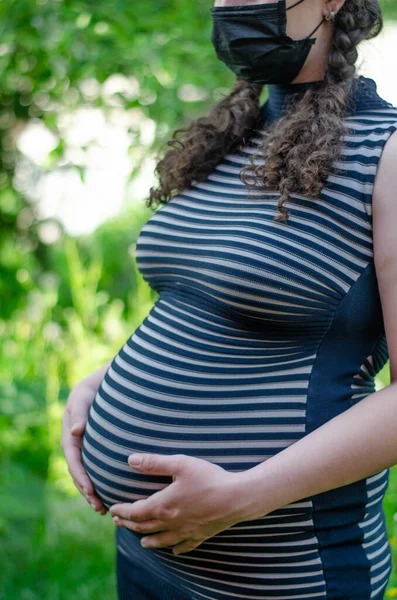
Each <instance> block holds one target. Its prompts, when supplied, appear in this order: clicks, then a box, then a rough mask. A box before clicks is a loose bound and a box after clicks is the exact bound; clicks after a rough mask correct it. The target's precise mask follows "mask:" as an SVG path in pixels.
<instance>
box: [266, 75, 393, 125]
mask: <svg viewBox="0 0 397 600" xmlns="http://www.w3.org/2000/svg"><path fill="white" fill-rule="evenodd" d="M320 84H321V81H308V82H304V83H287V84H271V85H268V86H267V87H268V99H267V100H266V102H265V103H264V104H262V105H261V118H262V120H264V121H266V122H267V123H272V122H273V121H276V120H277V119H279V118H280V117H281V116H283V115H284V114H285V113H286V112H287V110H288V107H289V106H291V105H293V104H294V103H295V102H298V101H299V100H300V99H301V98H302V97H303V95H304V93H305V92H306V90H308V89H310V88H314V87H316V86H318V85H320ZM379 102H380V103H381V104H386V105H387V103H386V102H385V101H384V100H382V99H380V98H379V96H378V93H377V88H376V83H375V81H374V80H373V79H370V78H369V77H364V76H363V75H359V76H358V77H356V79H355V80H354V82H353V86H352V90H351V95H350V99H349V102H348V105H347V107H346V110H347V114H350V115H351V114H355V113H356V112H357V111H359V110H365V109H370V108H373V107H374V103H375V104H378V105H379Z"/></svg>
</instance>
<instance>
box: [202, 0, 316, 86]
mask: <svg viewBox="0 0 397 600" xmlns="http://www.w3.org/2000/svg"><path fill="white" fill-rule="evenodd" d="M303 1H304V0H298V2H296V3H295V4H293V5H292V6H289V7H288V8H286V0H280V1H279V2H273V3H272V4H263V5H258V4H252V5H249V6H214V7H213V8H211V9H210V10H211V13H212V19H213V29H212V36H211V41H212V44H213V46H214V48H215V52H216V55H217V57H218V58H219V60H221V61H222V62H224V63H225V65H226V66H227V67H228V68H229V69H230V70H231V71H233V73H235V74H236V75H237V77H238V78H239V79H244V80H246V81H250V82H251V83H259V84H267V83H270V84H273V83H290V82H291V81H293V80H294V79H295V78H296V77H297V75H298V74H299V73H300V71H301V70H302V67H303V65H304V63H305V61H306V58H307V56H308V54H309V52H310V49H311V47H312V46H313V44H314V43H315V42H316V38H312V37H311V36H312V35H313V33H315V32H316V31H317V29H318V28H319V27H320V25H322V24H323V22H324V20H325V17H323V19H322V21H321V23H319V25H317V27H316V28H315V29H314V30H313V31H312V32H311V33H310V34H309V35H308V36H307V37H306V38H304V39H303V40H293V39H292V38H291V37H289V36H288V35H287V34H286V28H287V10H290V9H291V8H293V7H294V6H296V5H297V4H300V3H301V2H303Z"/></svg>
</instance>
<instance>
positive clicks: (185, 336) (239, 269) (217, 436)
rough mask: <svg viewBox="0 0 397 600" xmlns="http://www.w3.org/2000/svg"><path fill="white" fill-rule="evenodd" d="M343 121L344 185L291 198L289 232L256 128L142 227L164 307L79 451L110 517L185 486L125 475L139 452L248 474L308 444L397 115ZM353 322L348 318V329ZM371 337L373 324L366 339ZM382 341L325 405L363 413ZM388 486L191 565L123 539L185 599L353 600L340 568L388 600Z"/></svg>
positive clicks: (105, 397) (195, 555) (362, 265)
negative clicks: (263, 173) (320, 366)
mask: <svg viewBox="0 0 397 600" xmlns="http://www.w3.org/2000/svg"><path fill="white" fill-rule="evenodd" d="M347 124H348V126H349V128H350V132H349V135H347V136H346V137H345V138H344V146H343V152H342V156H341V159H340V161H339V162H338V163H337V167H338V169H339V173H338V174H336V175H332V176H331V177H330V178H329V181H328V182H327V185H326V186H325V188H324V189H323V191H322V193H321V196H320V198H319V199H317V200H308V199H307V198H305V197H302V196H299V195H296V194H295V195H293V196H292V198H291V201H290V202H289V203H288V204H287V209H288V211H289V213H290V220H289V222H288V223H287V224H283V223H279V222H275V221H274V220H273V217H274V215H275V214H276V205H277V195H275V194H274V193H263V191H261V192H258V191H254V192H249V193H247V189H246V188H245V186H244V185H243V183H242V182H241V181H240V180H239V178H238V174H239V172H240V169H241V167H242V166H243V165H244V164H246V163H247V161H248V159H249V157H250V156H254V155H256V153H257V152H258V150H259V149H260V144H261V140H262V136H263V134H264V131H265V130H261V129H259V130H258V131H257V132H256V134H255V136H254V137H253V138H252V139H251V140H250V141H249V142H248V143H247V144H246V145H245V146H243V147H241V148H239V149H237V150H236V151H235V152H234V153H230V154H228V155H227V156H225V158H224V159H223V160H222V162H221V163H220V164H219V165H218V166H217V167H216V168H215V169H214V170H213V172H212V173H211V174H210V175H209V177H208V178H207V179H206V180H205V181H204V182H201V183H196V184H195V185H192V186H191V187H190V188H188V189H186V190H185V191H184V192H182V193H180V194H178V195H177V196H175V197H174V198H173V199H172V200H171V201H170V202H169V203H168V204H166V205H163V206H162V207H161V208H160V209H159V210H158V211H157V212H156V213H155V214H154V215H153V216H152V217H151V218H150V219H149V221H148V222H147V223H146V224H145V225H144V226H143V228H142V230H141V232H140V236H139V239H138V242H137V246H136V257H137V262H138V266H139V270H140V272H141V273H142V275H143V277H144V278H145V280H146V281H147V282H148V283H149V284H150V285H151V287H152V288H153V289H154V290H156V291H157V292H158V294H159V299H158V300H157V302H156V303H155V305H154V306H153V307H152V309H151V310H150V312H149V314H148V315H147V316H146V318H145V319H144V321H143V322H142V324H141V325H140V326H139V327H138V328H137V329H136V330H135V331H134V333H133V334H132V335H131V336H130V337H129V339H128V340H126V342H125V344H124V345H123V346H122V348H120V351H119V352H118V354H117V355H116V356H115V357H114V359H113V361H112V363H111V365H110V366H109V368H108V370H107V372H106V374H105V377H104V379H103V381H102V383H101V385H100V387H99V389H98V392H97V394H96V397H95V399H94V402H93V404H92V407H91V410H90V412H89V418H88V423H87V427H86V431H85V435H84V439H83V448H82V458H83V462H84V465H85V468H86V469H87V472H88V474H89V476H90V478H91V479H92V481H93V483H94V486H95V488H96V490H97V492H98V494H99V496H100V497H101V498H102V500H103V502H104V503H105V504H106V505H107V506H111V505H112V504H113V503H117V502H133V501H135V500H138V499H141V498H147V497H148V496H150V495H151V494H153V493H155V492H156V491H158V490H160V489H163V488H164V487H165V486H167V485H169V484H170V483H171V477H168V476H154V475H148V474H144V473H138V472H134V471H133V470H132V469H131V468H130V467H129V466H128V464H127V458H128V456H129V454H131V453H132V452H135V451H137V452H148V453H161V454H165V455H171V454H175V453H183V454H187V455H191V456H196V457H198V458H202V459H204V460H208V461H211V462H213V463H216V464H218V465H219V466H221V467H223V468H224V469H226V470H229V471H234V472H236V471H243V470H247V469H250V468H252V467H254V466H255V465H257V464H259V463H260V462H263V461H265V460H267V459H269V458H272V457H273V456H274V455H275V454H277V453H278V452H280V451H282V450H283V449H284V448H286V447H288V446H290V445H291V444H294V443H295V442H297V441H298V440H299V439H301V438H302V437H303V436H304V435H305V434H306V433H307V411H308V408H309V407H310V406H311V405H312V403H313V402H318V398H314V397H313V398H312V397H311V395H310V394H309V383H310V381H311V380H312V379H313V376H314V375H318V372H317V371H316V368H317V366H316V365H317V362H316V361H317V358H318V353H319V350H320V348H322V347H323V345H324V341H325V340H327V339H328V336H329V334H330V331H331V330H332V325H333V323H334V320H335V317H336V315H337V314H340V312H341V307H343V306H344V305H345V304H347V301H348V299H349V295H350V294H351V293H352V290H353V289H354V286H355V284H356V283H357V282H359V281H360V278H361V277H362V276H363V274H364V273H365V272H366V269H367V267H368V265H369V264H371V262H373V244H372V204H371V199H372V193H373V186H374V180H375V176H376V170H377V165H378V162H379V158H380V156H381V153H382V150H383V148H384V145H385V143H386V141H387V139H388V138H389V137H390V135H391V134H392V133H393V132H394V131H395V130H396V129H397V109H396V108H393V107H391V106H390V107H387V108H384V105H383V104H382V105H380V107H379V108H376V107H375V108H374V107H372V108H371V110H368V111H361V112H360V111H359V112H357V113H356V114H355V115H352V116H350V117H348V118H347ZM372 292H373V290H372ZM372 292H371V293H372ZM343 314H344V313H343ZM348 318H349V313H348V312H346V315H345V319H346V321H345V325H346V327H349V321H348ZM368 326H369V323H367V322H365V319H364V320H363V322H362V323H359V328H360V330H361V328H362V330H364V329H365V328H368ZM381 333H382V332H381V331H378V332H374V335H375V334H376V335H377V336H378V339H379V341H378V344H377V346H376V347H374V350H373V352H372V353H371V354H367V355H364V356H361V360H360V362H359V363H358V364H357V369H356V371H355V372H353V373H352V374H351V376H350V379H346V383H344V384H343V386H342V387H341V388H340V387H339V383H338V386H336V385H335V390H334V391H333V387H332V386H333V382H332V381H329V380H327V378H326V375H325V379H324V389H325V390H326V394H327V395H328V396H329V397H328V396H327V397H324V398H323V402H324V403H326V402H327V400H329V401H331V398H332V401H333V402H335V403H337V402H339V401H340V400H341V399H342V398H343V399H346V398H348V399H349V400H350V401H351V402H352V403H354V402H357V401H360V400H361V399H362V398H364V397H365V396H367V395H368V394H369V393H372V392H373V391H374V390H375V388H374V376H375V375H376V373H377V372H378V371H379V369H380V368H381V367H382V366H383V365H384V364H385V362H386V361H387V358H388V352H387V344H386V339H385V337H384V336H382V335H381ZM358 339H359V336H358ZM358 350H359V349H358ZM341 372H342V364H341ZM335 383H336V382H335ZM340 406H341V409H340V410H343V408H342V406H346V405H345V404H343V403H342V402H340ZM320 417H321V415H320V414H319V425H320V421H321V418H320ZM387 482H388V470H385V471H383V472H382V473H379V474H375V475H374V476H372V477H368V478H367V479H366V480H364V481H362V482H359V484H357V485H354V484H353V485H352V486H347V487H345V488H344V489H343V490H338V491H334V492H336V498H337V500H336V501H335V500H334V502H336V504H335V505H332V504H331V502H330V504H329V505H327V506H326V507H325V509H324V511H325V512H324V513H323V512H322V511H318V509H317V506H316V503H315V502H313V499H312V498H307V499H303V500H301V501H299V502H295V503H292V504H289V505H287V506H284V507H281V508H279V509H278V510H276V511H273V512H272V513H270V514H268V515H265V516H264V517H262V518H260V519H256V520H255V521H248V522H245V523H238V524H237V525H235V526H234V527H231V528H229V529H227V530H225V531H223V532H220V533H219V534H217V535H216V536H214V537H213V538H211V539H209V540H206V541H205V542H204V543H203V544H201V545H200V546H199V547H198V548H196V549H195V550H193V551H191V552H189V553H186V554H182V555H179V556H174V555H173V554H172V552H171V549H170V548H162V549H160V548H158V549H151V550H150V551H148V550H147V549H143V548H141V546H140V544H139V540H140V536H138V535H137V534H134V533H132V532H131V531H129V530H127V529H124V528H119V529H118V530H117V543H118V547H119V549H120V551H122V552H123V553H124V554H125V555H126V556H127V557H129V559H130V560H132V561H135V562H136V561H140V562H141V564H142V561H144V563H145V566H146V567H148V568H149V569H150V570H151V571H152V572H153V574H155V575H156V576H158V577H159V578H160V579H161V578H162V579H163V580H164V581H165V582H167V581H168V582H169V583H170V584H171V583H172V585H174V586H177V587H178V589H180V590H181V592H184V593H185V594H186V598H189V599H195V600H201V599H207V600H222V599H225V600H226V599H230V598H236V599H237V598H239V599H252V600H254V599H255V600H272V599H276V598H277V599H278V600H309V599H312V600H325V599H327V600H338V599H339V600H345V599H346V595H345V593H346V592H345V585H346V582H345V581H344V573H348V572H349V571H352V572H357V573H359V577H358V583H357V591H356V592H354V591H353V593H352V594H350V595H349V600H356V599H357V600H368V599H369V598H371V599H373V600H380V599H381V598H382V597H383V596H382V593H383V591H384V589H385V586H386V584H387V580H388V577H389V575H390V548H389V546H388V543H387V532H386V529H385V522H384V516H383V512H382V500H383V497H384V494H385V492H386V488H387ZM350 490H351V492H350ZM355 494H357V498H358V500H357V501H355V502H354V503H353V504H354V508H353V509H352V508H351V506H350V504H349V503H350V502H351V501H352V498H353V497H356V496H354V495H355ZM334 498H335V497H334ZM335 507H336V508H335ZM335 510H336V513H335V512H334V511H335ZM327 511H329V513H328V512H327ZM327 515H329V516H327ZM335 515H336V516H335ZM336 517H338V519H339V521H338V527H337V531H336V532H335V538H334V541H333V545H332V547H328V546H327V545H326V544H325V541H324V540H325V537H326V535H327V531H328V530H329V531H330V532H331V531H333V530H334V524H333V521H332V519H333V518H336ZM327 519H329V520H328V521H327ZM340 519H342V521H340ZM342 525H343V526H342ZM320 528H321V532H320ZM346 544H348V545H349V553H348V554H343V560H344V565H343V569H344V570H338V569H339V568H340V566H339V567H338V566H337V561H338V558H337V556H338V552H342V549H343V548H344V546H345V545H346ZM333 561H335V562H333ZM360 586H361V587H360Z"/></svg>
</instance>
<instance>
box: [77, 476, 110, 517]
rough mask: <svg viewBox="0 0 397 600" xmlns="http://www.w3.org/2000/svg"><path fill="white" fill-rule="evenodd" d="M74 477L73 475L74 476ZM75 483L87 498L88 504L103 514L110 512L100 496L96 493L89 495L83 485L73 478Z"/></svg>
mask: <svg viewBox="0 0 397 600" xmlns="http://www.w3.org/2000/svg"><path fill="white" fill-rule="evenodd" d="M72 479H73V477H72ZM73 483H74V485H75V486H76V488H77V489H78V490H79V492H80V494H81V495H82V496H84V498H85V499H86V500H87V502H88V504H90V505H91V506H92V508H93V509H94V510H95V511H96V512H99V513H100V514H101V515H106V513H107V512H108V509H107V508H106V506H104V505H103V504H102V502H101V501H100V500H99V498H98V497H97V496H96V495H91V496H89V495H87V494H86V493H85V491H84V489H83V488H82V487H81V485H80V484H79V483H78V481H76V480H75V479H73Z"/></svg>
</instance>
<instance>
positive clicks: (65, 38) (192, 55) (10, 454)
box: [0, 0, 397, 600]
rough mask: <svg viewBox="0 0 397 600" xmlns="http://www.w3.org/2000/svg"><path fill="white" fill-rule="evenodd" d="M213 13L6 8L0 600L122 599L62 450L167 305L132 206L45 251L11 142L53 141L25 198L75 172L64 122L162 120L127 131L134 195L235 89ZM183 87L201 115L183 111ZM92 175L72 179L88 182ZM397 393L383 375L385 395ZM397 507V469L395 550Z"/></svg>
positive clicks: (388, 6) (167, 4) (50, 5)
mask: <svg viewBox="0 0 397 600" xmlns="http://www.w3.org/2000/svg"><path fill="white" fill-rule="evenodd" d="M383 6H384V14H385V17H386V18H387V19H389V20H390V19H397V5H396V3H395V2H394V0H393V1H392V0H389V1H387V0H385V1H384V2H383ZM209 7H210V3H209V2H207V1H204V0H195V1H194V2H192V1H191V0H170V1H165V0H134V1H133V2H130V1H129V2H124V0H113V1H112V2H105V1H103V0H97V1H96V2H82V1H81V2H80V1H75V0H68V1H67V2H66V1H65V2H64V1H56V0H52V1H51V0H37V1H36V2H34V1H32V0H25V1H24V0H7V1H4V0H3V1H0V73H1V81H0V298H1V304H0V342H1V343H0V367H1V368H0V476H1V486H0V506H1V512H0V564H1V565H2V577H0V598H5V599H7V600H36V599H39V598H40V599H41V600H42V599H46V600H66V599H69V598H79V600H92V599H93V598H98V599H99V600H101V599H106V600H112V599H113V598H116V591H115V575H114V558H115V549H114V538H113V536H114V525H113V523H112V522H111V519H110V517H109V515H106V516H105V517H103V516H100V515H98V514H97V513H95V512H94V511H93V510H92V509H91V507H89V506H88V504H87V503H86V501H85V500H84V499H83V498H82V497H81V496H80V495H79V494H78V492H77V490H76V489H75V488H74V485H73V482H72V480H71V478H70V476H69V474H68V471H67V467H66V464H65V460H64V458H63V454H62V451H61V448H60V427H61V417H62V413H63V407H64V404H65V402H66V399H67V396H68V393H69V391H70V389H71V387H72V386H73V385H74V384H75V383H77V382H78V381H79V380H80V379H81V378H83V377H84V376H86V375H88V374H89V373H91V372H92V371H93V370H95V369H96V368H98V367H99V366H100V365H101V364H102V363H103V362H105V361H106V360H109V359H110V358H111V357H112V356H114V354H116V353H117V351H118V350H119V348H120V347H121V345H122V344H123V343H124V341H125V340H126V339H127V337H129V336H130V335H131V334H132V332H133V331H134V330H135V328H136V327H137V326H138V325H139V324H140V323H141V322H142V320H143V319H144V317H145V316H146V314H147V313H148V311H149V309H150V307H151V306H152V304H153V302H154V301H155V299H156V298H155V295H154V293H153V292H152V291H151V290H150V289H149V288H148V287H147V285H146V283H145V282H144V281H143V280H142V278H141V276H140V274H139V272H138V271H137V269H136V263H135V259H134V253H133V248H134V244H135V241H136V238H137V235H138V233H139V231H140V228H141V227H142V225H143V224H144V222H145V221H146V220H147V218H148V217H149V216H150V214H151V212H150V211H149V210H148V209H147V208H145V207H144V206H143V205H142V203H141V204H139V203H137V204H134V203H129V204H126V206H125V208H124V209H123V211H122V212H121V213H120V215H119V216H118V217H117V218H113V219H111V220H109V221H108V222H106V223H104V224H103V225H101V226H100V227H98V228H97V229H96V230H95V231H94V232H93V233H91V234H90V235H86V236H78V237H72V236H70V235H68V234H67V233H66V232H65V231H63V229H62V224H61V223H57V226H58V227H59V228H60V229H61V231H62V235H61V236H60V239H59V240H58V241H57V242H56V243H51V244H49V243H47V242H45V241H44V240H43V236H42V235H41V234H40V231H41V228H42V226H43V219H42V218H40V215H39V212H38V210H37V206H36V205H35V203H32V201H31V200H29V199H28V194H27V193H26V189H25V188H24V186H23V185H21V184H18V185H17V184H16V171H17V167H18V165H20V164H21V160H22V157H21V156H20V153H19V152H18V149H17V146H16V139H17V137H18V135H20V133H21V132H23V131H24V129H25V128H26V127H27V126H28V125H29V124H31V123H32V122H40V123H43V124H45V126H46V127H47V128H48V129H49V130H50V131H51V132H52V133H53V134H54V135H55V136H56V139H57V145H56V147H55V148H54V149H53V150H52V151H51V153H50V154H49V155H48V157H47V158H46V160H45V161H44V163H43V164H42V165H41V166H40V167H37V165H33V164H29V162H28V161H27V160H26V158H25V159H24V163H23V167H24V172H25V170H26V173H27V177H26V179H27V183H26V184H25V185H28V184H29V181H31V180H34V179H35V178H37V177H39V176H40V175H42V174H43V173H47V172H50V171H51V170H52V169H54V168H56V167H58V166H59V164H61V162H62V160H63V159H64V157H65V154H66V152H67V149H68V148H67V141H66V140H65V139H64V137H63V135H62V128H61V127H60V120H59V119H60V115H61V114H62V113H63V112H64V111H73V110H75V109H76V108H78V107H81V106H90V107H92V106H96V107H101V108H102V109H103V110H104V111H105V112H106V113H109V114H110V111H112V110H113V109H114V107H115V106H116V107H118V108H119V109H120V110H121V111H130V110H136V111H141V114H142V115H143V116H144V117H145V118H150V119H152V120H153V121H154V123H155V136H154V141H153V143H150V144H146V145H145V144H142V141H141V131H140V129H139V126H136V127H133V126H132V127H131V128H130V130H129V135H130V140H131V144H130V149H129V155H130V157H131V180H133V179H134V178H135V177H136V176H137V175H139V172H140V168H141V164H142V161H143V160H144V159H145V157H147V156H148V155H149V154H153V156H156V153H157V152H159V151H161V149H162V148H163V146H164V143H165V142H166V141H167V139H168V137H169V135H170V134H171V133H172V131H174V129H176V128H177V127H178V126H182V125H184V124H186V123H187V122H189V121H190V120H191V119H192V118H194V117H198V116H201V115H202V114H204V113H205V111H206V110H207V109H208V107H209V106H211V105H212V104H213V103H214V102H215V101H218V100H220V99H221V97H222V96H223V95H224V94H226V93H227V92H228V90H229V89H230V87H231V85H232V84H233V81H234V78H233V76H232V75H231V73H229V72H228V71H227V70H226V68H225V67H224V66H223V65H222V64H221V63H219V62H218V61H217V60H216V58H215V54H214V50H213V48H212V46H211V44H210V43H209V38H210V28H211V22H210V15H209ZM396 44H397V42H396ZM396 49H397V48H396ZM114 73H118V74H122V75H124V76H126V77H131V78H133V80H134V81H136V82H138V84H139V85H138V86H137V90H136V92H135V93H123V92H122V91H121V92H117V93H115V94H114V95H113V96H112V98H111V99H109V98H108V97H106V96H105V95H103V94H102V93H101V90H102V86H103V85H104V84H105V82H106V81H107V80H108V78H109V77H110V76H111V75H112V74H114ZM87 82H89V83H90V86H87ZM186 85H188V86H193V91H194V92H195V93H196V95H197V98H199V99H198V100H196V101H194V100H193V101H192V99H191V98H190V101H186V100H184V99H183V98H184V97H185V96H186V94H185V96H184V94H183V93H181V90H182V91H183V90H184V89H185V91H186V87H184V86H186ZM190 89H192V88H190ZM87 90H88V91H87ZM92 90H94V91H92ZM139 114H140V113H139ZM81 151H82V152H83V153H84V152H86V151H88V148H84V147H83V148H82V149H81ZM84 164H85V163H84V161H81V164H79V163H77V162H75V163H73V164H72V165H70V164H69V167H70V168H73V169H76V171H77V172H78V173H79V176H80V177H81V179H82V180H83V181H84V177H85V167H84ZM47 221H48V219H47ZM388 383H389V365H386V367H385V368H384V369H383V371H382V373H381V374H380V376H379V377H378V378H377V381H376V384H377V388H378V389H379V388H380V387H382V386H385V385H388ZM396 506H397V471H396V468H393V469H391V473H390V485H389V489H388V492H387V496H386V500H385V510H386V515H387V523H388V531H389V538H390V543H391V544H392V547H393V549H394V540H395V538H394V535H395V526H394V521H393V515H394V513H395V512H396ZM396 564H397V563H396ZM395 586H396V587H395ZM393 596H397V573H393V576H392V579H391V582H390V585H389V588H388V594H387V597H393Z"/></svg>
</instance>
